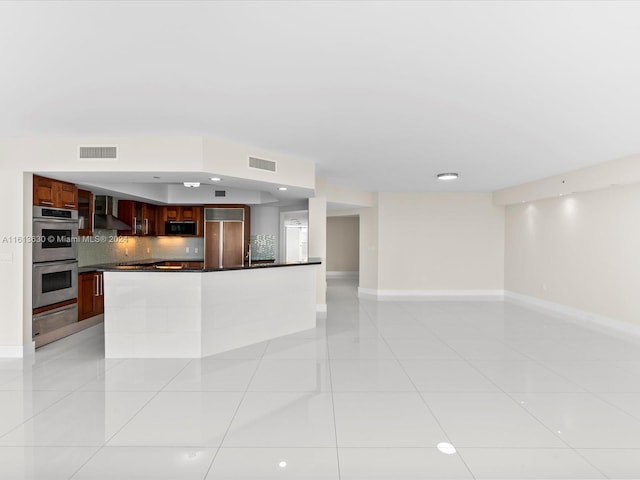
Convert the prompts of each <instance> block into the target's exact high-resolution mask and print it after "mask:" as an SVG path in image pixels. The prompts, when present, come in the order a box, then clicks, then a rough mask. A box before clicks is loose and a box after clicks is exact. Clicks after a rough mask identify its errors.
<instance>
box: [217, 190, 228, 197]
mask: <svg viewBox="0 0 640 480" xmlns="http://www.w3.org/2000/svg"><path fill="white" fill-rule="evenodd" d="M226 196H227V191H226V190H216V197H226Z"/></svg>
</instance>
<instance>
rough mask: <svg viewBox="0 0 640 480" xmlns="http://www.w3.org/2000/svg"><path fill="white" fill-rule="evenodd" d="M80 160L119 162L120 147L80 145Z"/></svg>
mask: <svg viewBox="0 0 640 480" xmlns="http://www.w3.org/2000/svg"><path fill="white" fill-rule="evenodd" d="M78 155H79V158H80V160H117V159H118V147H117V146H115V145H80V146H79V147H78Z"/></svg>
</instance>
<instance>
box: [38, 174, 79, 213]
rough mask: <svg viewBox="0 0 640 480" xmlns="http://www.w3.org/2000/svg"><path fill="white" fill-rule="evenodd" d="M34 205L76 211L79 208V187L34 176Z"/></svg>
mask: <svg viewBox="0 0 640 480" xmlns="http://www.w3.org/2000/svg"><path fill="white" fill-rule="evenodd" d="M33 204H34V205H39V206H41V207H54V208H67V209H70V210H75V209H77V208H78V187H76V186H75V185H74V184H73V183H68V182H61V181H59V180H53V179H52V178H46V177H41V176H39V175H34V176H33Z"/></svg>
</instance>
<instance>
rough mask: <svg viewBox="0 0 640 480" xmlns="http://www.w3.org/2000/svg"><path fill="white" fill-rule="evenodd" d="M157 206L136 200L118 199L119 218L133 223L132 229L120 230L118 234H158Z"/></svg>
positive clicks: (130, 223) (129, 223) (127, 222)
mask: <svg viewBox="0 0 640 480" xmlns="http://www.w3.org/2000/svg"><path fill="white" fill-rule="evenodd" d="M156 217H157V207H156V206H155V205H151V204H149V203H143V202H136V201H134V200H120V201H118V218H119V219H120V220H122V221H123V222H124V223H126V224H128V225H131V229H130V230H118V235H157V234H158V232H157V229H156V225H157V221H156Z"/></svg>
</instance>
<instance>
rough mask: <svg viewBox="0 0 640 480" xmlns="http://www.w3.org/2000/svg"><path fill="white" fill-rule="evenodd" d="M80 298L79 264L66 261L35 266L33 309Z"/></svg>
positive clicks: (35, 264) (74, 261) (73, 261)
mask: <svg viewBox="0 0 640 480" xmlns="http://www.w3.org/2000/svg"><path fill="white" fill-rule="evenodd" d="M77 297H78V262H77V261H76V260H65V261H61V262H47V263H34V264H33V308H39V307H46V306H47V305H53V304H54V303H60V302H65V301H67V300H74V299H76V298H77Z"/></svg>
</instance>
